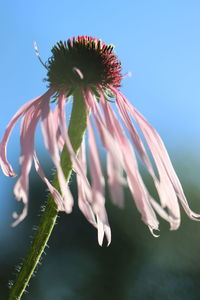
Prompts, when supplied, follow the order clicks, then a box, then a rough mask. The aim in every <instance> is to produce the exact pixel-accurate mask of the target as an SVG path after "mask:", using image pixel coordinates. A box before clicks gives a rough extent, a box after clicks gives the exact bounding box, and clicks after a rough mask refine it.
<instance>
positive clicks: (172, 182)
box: [110, 87, 200, 229]
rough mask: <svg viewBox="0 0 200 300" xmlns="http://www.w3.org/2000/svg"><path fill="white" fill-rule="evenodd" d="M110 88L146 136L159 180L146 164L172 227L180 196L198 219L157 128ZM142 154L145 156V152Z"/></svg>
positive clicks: (185, 207)
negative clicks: (188, 201)
mask: <svg viewBox="0 0 200 300" xmlns="http://www.w3.org/2000/svg"><path fill="white" fill-rule="evenodd" d="M110 88H111V90H112V91H113V92H114V93H115V94H116V97H117V103H118V107H119V109H120V107H123V109H124V110H125V111H126V112H127V113H130V115H132V116H133V117H134V119H135V120H136V121H137V123H138V125H139V127H140V129H141V131H142V133H143V135H144V137H145V140H146V142H147V144H148V147H149V149H150V151H151V154H152V156H153V159H154V161H155V164H156V168H157V170H158V174H159V181H158V180H157V178H156V177H155V174H154V172H152V168H149V165H148V164H146V167H147V169H148V171H149V173H150V174H151V175H152V178H153V179H154V183H155V186H156V188H157V191H158V194H159V196H160V199H161V204H162V206H163V207H167V208H168V211H169V214H170V219H171V220H174V223H173V222H171V223H170V224H171V229H176V228H177V227H178V226H179V224H180V212H179V208H178V200H177V198H179V200H180V202H181V204H182V206H183V208H184V210H185V211H186V213H187V214H188V216H189V217H190V218H191V219H195V220H196V218H199V217H200V215H199V214H196V213H194V212H193V211H192V210H191V209H190V208H189V205H188V203H187V200H186V197H185V195H184V192H183V189H182V186H181V184H180V181H179V179H178V177H177V175H176V173H175V171H174V168H173V166H172V163H171V161H170V158H169V155H168V153H167V150H166V148H165V146H164V143H163V141H162V139H161V138H160V136H159V135H158V133H157V132H156V130H155V129H154V128H153V127H152V126H151V125H150V124H149V123H148V122H147V120H146V119H145V118H144V117H143V116H142V115H141V114H140V113H139V112H138V111H137V110H136V109H135V108H134V107H133V106H132V105H131V104H130V103H129V102H128V100H127V99H126V98H125V96H124V95H123V94H122V93H121V92H120V91H118V90H117V89H115V88H112V87H110ZM127 127H128V126H127ZM129 130H130V127H129ZM142 155H143V157H144V152H143V154H142ZM143 161H144V160H143ZM178 219H179V220H178Z"/></svg>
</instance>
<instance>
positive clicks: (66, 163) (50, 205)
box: [8, 91, 87, 300]
mask: <svg viewBox="0 0 200 300" xmlns="http://www.w3.org/2000/svg"><path fill="white" fill-rule="evenodd" d="M86 126H87V115H86V108H85V103H84V100H83V97H82V95H81V93H80V91H76V92H75V93H74V97H73V108H72V114H71V120H70V124H69V137H70V140H71V143H72V146H73V148H74V151H75V153H77V152H78V150H79V148H80V145H81V142H82V139H83V136H84V133H85V130H86ZM61 165H62V168H63V172H64V174H65V177H66V179H67V180H69V178H70V175H71V172H72V164H71V160H70V156H69V153H68V151H67V149H66V148H64V149H63V152H62V156H61ZM53 184H54V186H55V187H56V188H57V189H58V190H59V183H58V179H57V175H55V178H54V181H53ZM57 216H58V210H57V207H56V204H55V202H54V200H53V198H52V196H51V195H49V199H48V202H47V205H46V208H45V211H44V213H43V215H42V217H41V220H40V223H39V227H38V230H37V232H36V235H35V237H34V239H33V241H32V244H31V246H30V249H29V251H28V254H27V256H26V257H25V259H24V261H23V264H22V267H21V269H20V271H19V273H18V275H17V278H16V281H15V283H14V284H13V286H12V287H11V289H10V294H9V297H8V300H16V299H17V300H19V299H21V297H22V295H23V293H24V291H25V289H26V287H27V285H28V283H29V280H30V279H31V277H32V275H33V273H34V271H35V268H36V267H37V264H38V262H39V261H40V258H41V255H42V253H43V251H44V249H45V247H46V245H47V242H48V240H49V238H50V236H51V232H52V230H53V228H54V225H55V223H56V219H57Z"/></svg>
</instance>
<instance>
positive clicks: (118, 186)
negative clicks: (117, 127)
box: [99, 87, 127, 207]
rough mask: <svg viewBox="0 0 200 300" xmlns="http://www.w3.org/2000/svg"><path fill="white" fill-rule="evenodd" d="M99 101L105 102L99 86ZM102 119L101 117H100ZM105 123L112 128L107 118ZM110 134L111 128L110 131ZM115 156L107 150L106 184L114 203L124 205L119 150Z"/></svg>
mask: <svg viewBox="0 0 200 300" xmlns="http://www.w3.org/2000/svg"><path fill="white" fill-rule="evenodd" d="M99 92H100V97H101V102H105V98H104V95H103V92H102V90H101V88H100V87H99ZM101 120H102V118H101ZM107 122H108V123H107V124H108V127H109V128H112V124H110V120H109V119H107ZM110 132H111V134H112V130H111V131H110ZM117 152H118V153H116V155H117V156H118V159H116V157H115V156H113V155H112V153H111V152H109V151H108V152H107V174H108V185H109V189H110V192H111V199H112V202H113V203H114V204H116V205H117V206H119V207H123V205H124V192H123V187H124V186H126V185H127V182H126V180H125V178H124V177H123V163H122V161H123V159H122V157H121V158H120V159H119V156H120V151H117Z"/></svg>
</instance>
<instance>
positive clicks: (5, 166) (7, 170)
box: [0, 89, 54, 177]
mask: <svg viewBox="0 0 200 300" xmlns="http://www.w3.org/2000/svg"><path fill="white" fill-rule="evenodd" d="M53 93H54V90H53V89H49V90H48V91H47V92H46V93H45V94H43V95H42V96H39V97H37V98H34V99H33V100H31V101H29V102H27V103H26V104H24V105H23V106H22V107H21V108H20V109H19V110H18V111H17V112H16V114H15V115H14V116H13V118H12V119H11V121H10V122H9V124H8V126H7V128H6V131H5V134H4V137H3V139H2V141H1V144H0V165H1V168H2V170H3V172H4V174H5V175H6V176H10V177H14V176H16V174H15V172H14V171H13V168H12V166H11V165H10V164H9V162H8V161H7V155H6V152H7V151H6V148H7V143H8V140H9V137H10V134H11V132H12V129H13V127H14V126H15V124H16V122H17V121H18V119H19V118H20V117H21V116H22V115H23V114H24V113H25V112H26V111H27V110H28V109H29V108H30V107H31V106H32V105H33V106H34V105H36V104H37V103H39V102H40V101H42V100H44V99H46V98H50V97H51V95H52V94H53Z"/></svg>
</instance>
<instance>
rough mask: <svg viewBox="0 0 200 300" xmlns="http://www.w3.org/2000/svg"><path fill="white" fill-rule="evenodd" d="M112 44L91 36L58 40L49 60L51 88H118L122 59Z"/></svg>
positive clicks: (48, 78) (48, 74) (48, 77)
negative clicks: (108, 86) (115, 52)
mask: <svg viewBox="0 0 200 300" xmlns="http://www.w3.org/2000/svg"><path fill="white" fill-rule="evenodd" d="M113 49H114V47H113V45H106V44H105V43H103V42H102V41H101V40H99V39H96V38H92V37H89V36H78V37H77V38H72V39H68V40H67V42H62V41H60V42H58V43H57V44H56V45H55V46H53V48H52V50H51V51H52V56H51V57H50V58H49V60H48V63H47V68H48V73H47V81H48V82H49V83H50V86H52V87H59V88H60V87H67V88H71V87H72V88H75V87H76V86H82V87H84V86H88V85H89V86H90V85H91V86H93V85H95V86H96V85H97V84H99V85H102V86H103V87H106V86H107V85H108V84H110V85H112V86H114V87H119V86H120V82H121V79H122V75H121V62H120V61H119V60H118V58H117V56H116V55H115V54H114V52H113Z"/></svg>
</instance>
